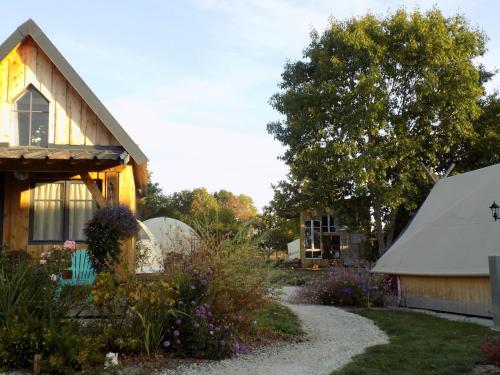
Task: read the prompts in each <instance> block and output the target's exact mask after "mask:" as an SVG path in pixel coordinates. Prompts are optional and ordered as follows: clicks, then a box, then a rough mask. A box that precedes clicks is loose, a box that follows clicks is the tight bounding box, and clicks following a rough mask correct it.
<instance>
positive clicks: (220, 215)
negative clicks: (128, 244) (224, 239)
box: [141, 180, 257, 236]
mask: <svg viewBox="0 0 500 375" xmlns="http://www.w3.org/2000/svg"><path fill="white" fill-rule="evenodd" d="M148 186H149V190H148V195H147V196H146V198H145V200H144V202H143V203H142V207H141V218H142V219H149V218H152V217H158V216H168V217H171V218H174V219H178V220H181V221H183V222H185V223H187V224H188V225H190V226H192V227H193V228H195V229H197V228H199V227H203V228H204V230H208V231H210V233H211V234H213V235H223V236H234V235H235V234H236V233H238V232H240V231H241V229H242V228H243V227H244V226H245V223H247V222H248V221H251V220H253V219H254V218H255V217H256V215H257V209H256V208H255V206H254V203H253V200H252V198H250V197H249V196H247V195H244V194H239V195H235V194H233V193H231V192H229V191H226V190H220V191H218V192H214V193H209V192H208V191H207V190H206V189H205V188H197V189H193V190H183V191H180V192H176V193H173V194H170V195H166V194H164V193H163V191H162V189H161V188H160V186H159V185H158V183H153V182H151V180H150V182H149V185H148Z"/></svg>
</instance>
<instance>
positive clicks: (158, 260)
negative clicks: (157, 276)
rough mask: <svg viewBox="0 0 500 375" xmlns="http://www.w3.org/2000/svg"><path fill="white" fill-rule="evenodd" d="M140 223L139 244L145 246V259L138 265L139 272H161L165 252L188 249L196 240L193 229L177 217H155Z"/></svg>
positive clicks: (196, 236)
mask: <svg viewBox="0 0 500 375" xmlns="http://www.w3.org/2000/svg"><path fill="white" fill-rule="evenodd" d="M141 224H142V225H141V231H140V233H139V246H144V247H145V250H146V253H147V259H145V260H144V261H143V263H144V264H141V265H140V267H138V270H137V272H139V273H152V272H161V271H162V270H163V258H164V256H165V255H166V254H167V253H169V252H172V251H180V252H186V251H189V250H191V248H192V246H193V244H194V243H195V242H196V241H197V240H198V235H197V234H196V232H195V231H194V229H193V228H191V227H190V226H189V225H187V224H186V223H184V222H182V221H180V220H177V219H173V218H169V217H155V218H152V219H148V220H145V221H144V222H142V223H141Z"/></svg>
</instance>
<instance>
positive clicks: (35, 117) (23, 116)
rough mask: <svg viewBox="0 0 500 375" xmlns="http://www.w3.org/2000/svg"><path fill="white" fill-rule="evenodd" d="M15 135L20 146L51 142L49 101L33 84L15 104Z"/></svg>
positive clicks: (43, 145) (42, 144)
mask: <svg viewBox="0 0 500 375" xmlns="http://www.w3.org/2000/svg"><path fill="white" fill-rule="evenodd" d="M13 111H14V113H13V114H14V116H13V117H14V126H15V130H14V137H17V142H16V141H15V140H14V144H17V145H19V146H41V147H47V146H48V144H49V101H48V100H47V99H45V97H44V96H43V95H42V94H40V92H39V91H38V90H37V89H35V88H34V87H33V86H29V87H28V88H27V89H26V91H25V92H24V94H22V95H21V96H20V97H19V99H17V100H16V102H15V105H14V109H13Z"/></svg>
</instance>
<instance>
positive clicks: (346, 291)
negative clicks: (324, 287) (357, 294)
mask: <svg viewBox="0 0 500 375" xmlns="http://www.w3.org/2000/svg"><path fill="white" fill-rule="evenodd" d="M340 293H342V294H351V293H352V288H349V287H347V288H342V289H340Z"/></svg>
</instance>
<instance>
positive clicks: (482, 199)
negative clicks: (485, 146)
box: [372, 164, 500, 316]
mask: <svg viewBox="0 0 500 375" xmlns="http://www.w3.org/2000/svg"><path fill="white" fill-rule="evenodd" d="M499 186H500V164H496V165H492V166H490V167H486V168H482V169H478V170H475V171H472V172H468V173H464V174H461V175H457V176H453V177H448V178H445V179H442V180H440V181H439V182H437V183H436V185H435V186H434V187H433V189H432V191H431V192H430V193H429V196H428V197H427V199H426V200H425V202H424V203H423V205H422V207H421V208H420V209H419V211H418V212H417V214H416V215H415V217H414V219H413V221H412V222H411V223H410V225H409V226H408V227H407V229H406V231H405V232H404V233H403V234H402V235H401V236H400V237H399V239H398V240H397V241H396V242H395V243H394V244H393V245H392V246H391V248H390V249H389V250H388V251H387V252H386V253H385V254H384V255H383V256H382V257H381V258H380V259H379V260H378V262H377V264H376V265H375V267H374V268H373V269H372V272H376V273H385V274H392V275H397V276H398V280H399V290H400V294H401V302H402V304H404V305H406V306H408V307H415V308H424V309H431V310H439V311H447V312H453V313H461V314H471V315H479V316H491V292H490V281H489V270H488V256H489V255H500V226H499V224H498V222H496V223H495V221H494V220H493V219H492V217H491V213H490V211H489V209H488V207H489V206H490V205H491V203H492V202H493V201H495V200H496V201H497V202H498V201H500V189H499Z"/></svg>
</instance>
